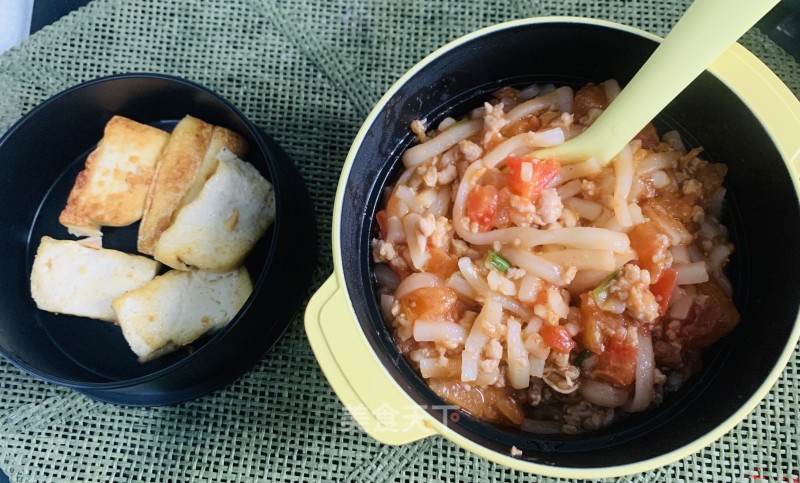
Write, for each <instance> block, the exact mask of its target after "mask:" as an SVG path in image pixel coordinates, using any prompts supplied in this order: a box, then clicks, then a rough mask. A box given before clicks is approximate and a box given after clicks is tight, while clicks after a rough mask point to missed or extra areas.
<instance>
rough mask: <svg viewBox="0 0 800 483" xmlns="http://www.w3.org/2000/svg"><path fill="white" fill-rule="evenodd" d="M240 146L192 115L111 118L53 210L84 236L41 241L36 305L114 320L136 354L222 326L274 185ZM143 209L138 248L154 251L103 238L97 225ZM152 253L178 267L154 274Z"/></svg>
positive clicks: (121, 222) (234, 309) (148, 355)
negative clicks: (155, 120) (130, 250)
mask: <svg viewBox="0 0 800 483" xmlns="http://www.w3.org/2000/svg"><path fill="white" fill-rule="evenodd" d="M246 149H247V144H246V142H245V141H244V139H243V138H241V136H239V135H238V134H236V133H234V132H232V131H230V130H228V129H225V128H222V127H220V126H214V125H211V124H209V123H206V122H204V121H202V120H200V119H197V118H194V117H192V116H185V117H184V118H183V119H182V120H181V121H180V122H178V124H177V125H176V126H175V129H174V130H173V132H172V133H171V134H170V133H166V132H165V131H162V130H160V129H158V128H155V127H151V126H148V125H144V124H140V123H138V122H136V121H133V120H131V119H127V118H125V117H122V116H114V117H112V118H111V120H110V121H109V122H108V123H107V125H106V127H105V130H104V136H103V139H101V141H100V142H99V143H98V146H97V148H96V149H95V150H94V151H93V152H92V153H91V154H90V155H89V156H88V158H87V160H86V165H85V169H84V170H83V171H81V172H80V173H79V174H78V176H77V179H76V181H75V184H74V185H73V187H72V190H71V192H70V195H69V197H68V200H67V203H66V207H65V208H64V210H63V211H62V212H61V215H60V217H59V222H60V223H61V224H62V225H64V226H65V227H66V228H67V229H68V230H69V233H71V234H73V235H76V236H79V237H82V236H85V237H86V238H82V239H80V240H77V241H73V240H54V239H53V238H51V237H49V236H43V237H42V238H41V240H40V245H39V248H38V250H37V254H36V257H35V259H34V263H33V269H32V272H31V293H32V296H33V298H34V301H35V302H36V304H37V307H39V308H40V309H42V310H47V311H50V312H55V313H64V314H71V315H78V316H86V317H90V318H97V319H102V320H106V321H111V322H114V323H116V324H118V325H119V326H120V327H121V330H122V334H123V336H124V337H125V340H126V341H127V342H128V345H129V346H130V348H131V349H132V350H133V352H134V353H135V354H136V355H137V356H138V360H139V361H140V362H147V361H150V360H153V359H155V358H157V357H159V356H162V355H164V354H167V353H169V352H172V351H174V350H175V349H177V348H179V347H183V346H186V345H188V344H190V343H192V342H194V341H195V340H196V339H198V338H199V337H201V336H202V335H204V334H206V333H210V332H214V331H217V330H219V329H221V328H222V327H224V326H225V325H227V324H228V323H229V322H230V321H231V320H233V318H234V317H235V316H236V314H237V313H238V312H239V310H240V309H241V308H242V306H243V305H244V304H245V302H246V300H247V298H248V297H249V296H250V294H251V292H252V290H253V285H252V283H251V281H250V276H249V274H248V272H247V269H246V268H245V267H243V266H242V265H243V263H244V261H245V257H246V256H247V254H248V253H249V252H250V250H251V249H252V248H253V247H254V246H255V244H256V242H257V241H258V240H259V239H260V238H261V237H262V236H263V235H264V233H265V232H266V231H267V228H268V227H269V225H270V224H271V223H272V221H273V220H274V219H275V198H274V193H273V189H272V185H271V184H270V183H269V181H267V180H266V179H265V178H264V177H263V176H262V175H261V174H260V173H259V172H258V170H257V169H256V168H255V167H254V166H252V165H250V164H249V163H246V162H245V161H243V160H241V159H239V156H242V155H243V154H244V153H245V152H246ZM140 219H141V223H140V224H139V226H138V230H137V235H138V237H137V242H138V243H137V248H138V250H139V252H140V253H143V254H146V255H152V256H153V258H154V259H155V260H153V259H151V258H148V257H144V256H140V255H132V254H127V253H123V252H120V251H118V250H109V249H104V248H103V247H102V236H103V232H102V229H101V227H103V226H114V227H119V226H126V225H131V224H133V223H134V222H136V221H139V220H140ZM159 262H160V263H159ZM161 263H163V264H164V265H166V266H169V267H172V268H174V269H176V270H172V271H169V272H167V273H165V274H162V275H160V276H156V275H157V274H158V269H159V267H160V265H161Z"/></svg>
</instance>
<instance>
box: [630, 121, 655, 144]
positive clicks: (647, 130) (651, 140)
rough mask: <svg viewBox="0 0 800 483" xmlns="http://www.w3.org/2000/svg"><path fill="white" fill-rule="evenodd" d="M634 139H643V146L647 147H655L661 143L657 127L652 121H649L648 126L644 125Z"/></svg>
mask: <svg viewBox="0 0 800 483" xmlns="http://www.w3.org/2000/svg"><path fill="white" fill-rule="evenodd" d="M633 139H638V140H639V141H641V142H642V147H643V148H645V149H655V148H657V147H658V145H659V143H660V141H659V139H658V133H657V132H656V127H655V126H653V123H652V122H649V123H647V126H645V127H643V128H642V130H641V131H639V134H637V135H636V136H634V137H633Z"/></svg>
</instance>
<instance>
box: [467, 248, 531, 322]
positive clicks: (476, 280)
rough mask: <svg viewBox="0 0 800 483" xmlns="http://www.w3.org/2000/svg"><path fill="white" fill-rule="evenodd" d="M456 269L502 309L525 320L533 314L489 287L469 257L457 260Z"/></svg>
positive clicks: (487, 298) (479, 292) (484, 296)
mask: <svg viewBox="0 0 800 483" xmlns="http://www.w3.org/2000/svg"><path fill="white" fill-rule="evenodd" d="M458 269H459V270H460V271H461V275H462V276H463V277H464V279H465V280H466V281H467V283H468V284H469V285H470V286H471V287H472V288H473V290H475V291H476V292H477V293H478V294H480V295H481V296H483V298H484V299H486V300H489V299H491V300H494V301H495V302H497V303H498V304H500V305H501V306H502V307H503V308H504V309H506V310H508V311H510V312H513V313H515V314H517V315H519V316H520V317H522V318H523V319H526V320H527V319H529V318H530V317H531V316H532V315H533V312H531V311H530V309H528V308H526V307H524V306H523V305H522V304H520V303H519V302H517V301H516V300H514V299H512V298H510V297H506V296H505V295H501V294H499V293H497V292H495V291H493V290H492V289H490V288H489V284H488V283H487V282H486V280H484V279H483V278H482V277H481V276H480V275H479V274H478V272H477V271H476V270H475V266H474V265H473V264H472V260H470V259H469V257H462V258H460V259H459V260H458Z"/></svg>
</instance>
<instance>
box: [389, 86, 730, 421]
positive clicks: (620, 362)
mask: <svg viewBox="0 0 800 483" xmlns="http://www.w3.org/2000/svg"><path fill="white" fill-rule="evenodd" d="M618 92H619V86H618V85H617V83H616V82H615V81H606V82H604V83H602V84H600V85H593V84H589V85H587V86H584V87H583V88H581V89H580V90H578V91H577V93H575V94H574V95H573V90H572V89H571V88H570V87H559V88H554V87H553V86H539V85H537V86H531V87H529V88H526V89H522V90H517V89H514V88H511V87H507V88H503V89H501V90H499V91H498V92H496V93H495V94H494V96H493V98H492V99H491V100H490V101H489V102H486V103H484V104H483V106H481V107H478V108H476V109H475V110H473V111H472V112H471V113H470V114H469V115H468V116H466V117H465V118H463V119H459V120H456V119H452V118H447V119H445V120H444V121H442V122H441V123H440V124H439V125H438V126H436V127H430V126H427V125H426V122H425V120H417V121H415V122H414V123H412V126H411V128H412V131H414V133H415V134H416V135H417V137H418V139H419V141H420V142H419V143H418V144H417V145H415V146H413V147H411V148H409V149H408V150H407V151H406V152H405V153H404V154H403V157H402V161H403V164H404V166H405V170H404V171H403V173H402V174H401V175H400V177H399V179H398V181H397V182H396V183H395V185H394V187H392V188H391V190H390V191H391V192H390V193H388V197H387V200H386V205H385V207H384V208H383V209H381V210H380V211H379V212H378V214H377V224H378V226H379V229H378V233H377V236H376V238H375V239H374V240H373V257H374V261H375V263H376V266H375V275H376V278H377V281H378V292H379V296H380V304H381V309H382V311H383V314H384V317H385V318H386V321H387V324H388V325H389V327H390V328H391V331H392V334H393V337H394V340H395V342H396V343H397V346H398V348H399V349H400V351H401V352H402V353H403V354H404V355H405V357H406V358H407V360H408V361H409V362H410V363H411V364H412V365H413V366H414V368H416V369H417V370H418V371H419V373H420V375H421V376H422V377H423V378H424V379H425V380H426V382H427V383H428V385H429V386H430V387H431V388H432V389H433V391H435V392H436V393H437V394H439V395H440V396H441V397H442V398H443V399H445V400H446V401H448V402H450V403H451V404H456V405H458V406H459V407H461V408H462V409H464V410H465V411H467V412H469V413H471V414H472V415H473V416H474V417H476V418H478V419H482V420H485V421H489V422H494V423H499V424H506V425H515V426H519V427H520V428H522V429H523V430H526V431H532V432H563V433H579V432H585V431H592V430H597V429H600V428H602V427H605V426H607V425H609V424H611V423H612V422H613V421H615V420H616V419H618V418H620V417H623V416H624V415H625V414H626V413H631V412H638V411H644V410H646V409H648V408H651V407H654V406H656V405H658V404H659V403H660V402H661V401H662V399H663V397H664V393H665V391H674V390H677V389H678V388H679V387H680V385H681V384H682V383H683V382H684V381H685V380H686V379H687V378H688V377H690V376H691V375H692V374H694V373H696V372H697V371H698V370H699V368H700V351H701V350H702V349H703V348H705V347H707V346H709V345H710V344H712V343H714V342H715V341H717V340H718V339H719V338H720V337H722V336H724V335H725V334H727V333H728V332H729V331H730V330H731V329H732V328H733V327H734V326H735V325H736V324H737V323H738V320H739V314H738V312H737V310H736V308H735V307H734V305H733V302H732V300H731V283H730V282H729V281H728V279H727V278H726V276H725V274H724V271H723V268H724V267H725V265H726V263H727V262H728V257H729V256H730V254H731V253H732V251H733V245H732V244H731V243H730V242H729V241H728V236H727V230H726V229H725V227H724V226H723V225H722V224H721V223H720V221H719V217H720V213H721V203H722V200H723V199H724V195H725V188H724V187H723V186H722V182H723V178H724V176H725V174H726V171H727V170H726V167H725V165H723V164H714V163H709V162H707V161H705V160H703V159H701V157H700V155H701V152H702V150H701V149H699V148H696V149H692V150H687V149H686V147H685V146H684V144H683V142H682V141H681V138H680V135H679V134H678V133H677V132H674V131H672V132H667V133H665V134H664V135H663V136H661V137H659V136H658V134H657V133H656V131H655V128H654V127H653V126H652V125H648V126H647V127H646V128H645V129H643V130H642V132H640V133H639V134H638V135H637V136H636V138H634V139H633V140H632V141H631V142H630V143H629V144H628V145H627V146H626V147H625V148H624V149H623V150H622V151H621V152H620V153H619V154H618V155H617V156H616V157H615V158H614V159H613V161H612V162H611V163H609V164H608V165H607V166H603V165H602V164H601V163H599V162H597V160H595V159H587V160H585V161H583V162H580V163H577V164H569V165H564V166H562V165H560V164H559V162H558V160H554V159H537V158H536V157H535V156H533V155H532V154H531V153H532V152H533V151H534V150H535V149H536V148H539V147H545V146H553V145H558V144H561V143H563V142H564V141H565V140H566V139H569V138H571V137H573V136H576V135H577V134H579V133H580V132H582V131H583V130H584V129H585V128H586V127H587V126H589V125H590V124H591V123H592V122H593V121H594V120H595V119H596V118H597V116H598V115H599V114H600V113H601V112H602V110H603V109H605V108H606V107H607V106H608V104H609V102H611V101H612V100H613V98H614V97H615V96H616V94H617V93H618Z"/></svg>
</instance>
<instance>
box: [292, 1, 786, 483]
mask: <svg viewBox="0 0 800 483" xmlns="http://www.w3.org/2000/svg"><path fill="white" fill-rule="evenodd" d="M658 41H659V38H658V37H656V36H653V35H651V34H648V33H646V32H643V31H640V30H636V29H633V28H630V27H626V26H623V25H618V24H613V23H609V22H604V21H599V20H589V19H581V18H564V17H559V18H538V19H526V20H519V21H514V22H509V23H504V24H500V25H496V26H492V27H489V28H486V29H483V30H480V31H477V32H475V33H472V34H470V35H467V36H465V37H462V38H460V39H458V40H456V41H454V42H451V43H450V44H448V45H446V46H444V47H442V48H441V49H439V50H437V51H436V52H434V53H433V54H431V55H429V56H428V57H426V58H425V59H423V60H422V61H421V62H420V63H418V64H417V65H416V66H414V67H413V68H412V69H411V70H410V71H409V72H407V73H406V74H405V75H404V76H403V77H402V78H400V79H399V80H398V81H397V82H396V83H395V84H394V85H393V86H392V87H391V88H390V89H389V91H388V92H387V93H386V94H385V95H384V96H383V98H382V99H381V100H380V101H379V102H378V104H377V105H376V106H375V108H374V109H373V111H372V112H371V113H370V115H369V117H368V118H367V119H366V121H365V122H364V124H363V126H362V128H361V130H360V131H359V133H358V135H357V136H356V139H355V140H354V142H353V145H352V148H351V150H350V152H349V155H348V157H347V160H346V162H345V164H344V167H343V169H342V175H341V178H340V181H339V187H338V191H337V195H336V203H335V207H334V213H333V233H332V241H333V254H334V274H333V275H332V276H331V277H330V278H329V279H328V280H327V282H325V284H324V285H323V286H322V287H321V288H320V289H319V291H317V293H316V294H315V295H314V296H313V298H312V299H311V301H310V303H309V305H308V308H307V310H306V314H305V325H306V332H307V334H308V338H309V341H310V343H311V346H312V348H313V350H314V353H315V355H316V357H317V360H318V361H319V363H320V365H321V366H322V369H323V371H324V373H325V375H326V377H327V378H328V380H329V381H330V383H331V385H332V386H333V388H334V390H335V391H336V393H337V395H338V396H339V397H340V399H341V400H342V402H343V403H344V405H345V406H346V407H347V408H348V409H350V411H351V414H352V415H353V417H354V418H355V419H356V420H357V421H358V423H359V424H360V425H361V427H362V428H363V429H364V431H366V432H367V433H368V434H369V435H371V436H372V437H374V438H375V439H377V440H379V441H381V442H384V443H387V444H395V445H396V444H405V443H409V442H412V441H415V440H418V439H421V438H425V437H428V436H431V435H435V434H439V435H441V436H443V437H445V438H447V439H448V440H450V441H452V442H453V443H455V444H457V445H459V446H461V447H463V448H465V449H467V450H469V451H472V452H473V453H475V454H478V455H480V456H482V457H484V458H486V459H488V460H491V461H494V462H497V463H499V464H502V465H505V466H508V467H511V468H515V469H518V470H523V471H527V472H533V473H538V474H542V475H547V476H553V477H579V478H601V477H611V476H619V475H624V474H630V473H636V472H642V471H647V470H650V469H653V468H656V467H659V466H662V465H665V464H668V463H671V462H673V461H676V460H678V459H680V458H683V457H685V456H687V455H689V454H691V453H693V452H696V451H698V450H700V449H701V448H703V447H704V446H706V445H708V444H710V443H712V442H713V441H715V440H716V439H718V438H720V437H721V436H722V435H723V434H725V433H726V432H727V431H730V430H731V429H732V428H733V427H734V426H735V425H736V424H737V423H738V422H739V421H741V420H742V419H743V418H745V417H746V416H747V415H748V413H750V412H751V411H752V410H753V409H754V408H755V406H756V405H757V404H758V403H759V401H760V400H761V399H762V398H763V397H764V396H765V395H766V394H767V392H768V391H769V389H770V387H771V386H772V385H773V384H774V383H775V381H776V380H777V379H778V377H779V376H780V373H781V371H782V369H783V367H784V366H785V364H786V363H787V361H788V359H789V357H790V356H791V355H792V352H793V350H794V347H795V343H796V342H797V339H798V335H799V334H800V323H799V322H798V302H799V301H800V282H798V277H796V276H795V273H796V271H797V268H798V267H800V254H798V253H796V252H795V251H792V250H788V251H786V250H785V251H783V252H781V251H780V250H778V247H779V245H778V242H776V241H780V240H796V239H798V236H799V235H800V228H799V227H800V212H799V211H798V195H797V193H798V192H800V191H799V188H800V102H798V100H797V98H795V97H794V95H793V94H792V93H791V92H790V91H789V90H788V89H787V88H786V86H784V85H783V84H782V83H781V82H780V81H779V80H778V78H777V77H776V76H775V75H774V74H773V73H772V72H771V71H770V70H769V69H768V68H767V67H766V66H765V65H764V64H762V63H761V62H760V61H759V60H758V59H756V58H755V57H754V56H753V55H752V54H750V53H749V52H748V51H747V50H745V49H744V48H742V47H741V46H739V45H734V46H733V47H732V48H730V49H729V50H728V51H727V52H726V53H725V54H724V55H723V56H721V57H720V58H719V59H718V60H717V61H716V62H715V63H714V64H713V65H712V66H711V68H710V69H709V71H708V72H707V73H704V74H703V75H702V76H701V77H700V78H698V80H697V81H695V82H694V83H693V84H692V85H691V86H690V87H689V88H688V89H687V90H686V91H685V92H684V93H683V94H682V95H681V96H680V97H679V98H678V99H677V100H676V101H675V102H673V104H671V105H670V106H669V107H668V108H667V109H666V110H665V111H664V113H663V114H662V115H661V116H660V117H659V119H658V121H657V124H659V123H660V124H662V125H663V126H666V127H670V128H677V129H678V130H679V131H681V132H682V134H683V135H684V139H688V140H689V141H690V142H692V143H693V144H699V145H702V146H704V147H705V149H706V151H705V153H706V155H707V157H709V158H710V159H712V160H714V161H716V162H725V163H726V164H728V166H729V168H730V171H729V175H728V181H727V186H728V189H729V193H730V194H731V196H730V206H731V210H730V215H729V217H728V218H729V219H728V220H725V221H726V224H728V225H729V226H731V236H732V239H733V241H734V242H735V243H736V244H737V247H738V248H737V252H736V254H735V255H734V256H733V257H732V261H731V265H730V268H731V270H732V273H731V274H730V275H731V278H732V279H733V282H734V284H735V286H736V293H735V294H734V295H735V300H736V302H737V305H738V307H739V309H740V311H741V312H742V314H743V318H742V323H741V324H740V326H739V327H737V329H736V330H735V331H734V332H733V333H732V334H731V335H729V336H728V337H726V338H725V339H723V341H720V342H719V343H718V344H717V345H716V346H714V347H712V348H709V350H707V351H706V353H704V359H705V361H704V362H705V369H704V371H703V372H702V373H701V374H700V375H698V376H696V377H695V378H694V379H693V380H691V381H690V382H688V383H687V384H686V386H684V388H682V389H681V390H680V391H679V392H678V393H676V394H674V395H671V396H670V397H667V398H666V399H665V402H664V404H662V405H661V407H659V408H657V409H655V410H651V411H648V412H646V413H644V414H643V415H641V416H636V417H631V418H628V419H627V420H626V421H627V422H625V423H624V424H621V425H620V426H614V425H612V427H611V428H608V429H607V430H603V431H601V432H600V433H598V434H589V435H578V436H565V435H561V436H537V435H531V434H523V433H520V432H519V431H514V430H509V429H503V428H499V427H495V426H491V425H488V424H483V423H480V422H479V421H475V420H474V419H473V418H471V417H470V416H469V415H467V414H465V413H462V412H459V411H452V410H450V409H448V408H443V407H441V406H444V405H445V403H444V402H443V401H442V400H440V399H438V398H437V397H436V396H435V395H434V394H433V393H432V392H431V391H430V390H428V389H427V386H426V385H425V383H424V382H423V381H422V380H421V378H420V377H418V376H416V375H415V374H414V373H413V371H412V370H411V369H410V367H409V366H408V364H406V363H405V361H404V360H403V358H402V356H401V355H400V354H399V352H398V351H397V349H396V348H395V347H394V344H393V342H392V340H391V336H390V334H389V332H388V330H387V329H386V327H385V324H384V322H383V321H382V320H381V317H380V312H379V310H378V305H377V301H376V297H375V294H374V290H373V285H372V284H373V281H372V278H371V277H372V275H371V272H370V270H371V268H370V264H371V255H370V247H369V242H370V239H371V238H372V237H373V236H374V235H373V233H374V229H375V228H374V226H373V225H374V221H373V220H374V214H375V212H376V210H377V209H378V208H377V205H378V203H379V200H380V198H381V196H380V195H381V192H382V189H383V187H384V186H386V185H388V184H390V183H391V182H392V180H393V176H395V175H396V170H394V169H393V168H395V167H396V166H397V165H398V159H399V155H400V153H401V152H402V151H403V149H405V148H406V147H407V146H409V145H410V144H411V142H412V136H411V134H410V133H409V130H408V125H409V123H410V121H411V120H413V119H417V118H423V117H427V119H428V120H429V121H434V122H435V121H437V120H439V119H442V118H443V117H445V116H446V115H448V114H451V113H452V114H463V113H465V112H467V111H468V110H469V109H470V108H472V107H474V106H475V105H476V104H477V102H478V100H479V99H481V98H482V97H485V95H486V94H487V93H489V92H491V91H492V90H494V89H496V88H497V87H499V86H502V85H507V84H515V83H516V84H519V85H526V83H527V84H530V83H532V82H543V81H546V82H554V83H556V84H559V83H567V84H572V85H581V84H584V83H586V82H588V81H593V82H601V81H603V80H606V79H608V78H616V79H618V80H619V81H620V83H622V84H623V85H624V82H626V81H627V80H628V79H630V77H631V76H632V75H633V74H634V73H635V71H636V70H637V69H638V67H639V66H640V65H641V64H642V63H643V62H644V60H645V59H646V58H647V56H648V55H649V53H651V52H652V50H653V49H655V46H656V45H657V42H658ZM776 285H779V286H780V290H775V286H776ZM437 406H439V407H437ZM512 446H516V448H517V449H520V450H522V455H521V456H512V451H511V450H512Z"/></svg>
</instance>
